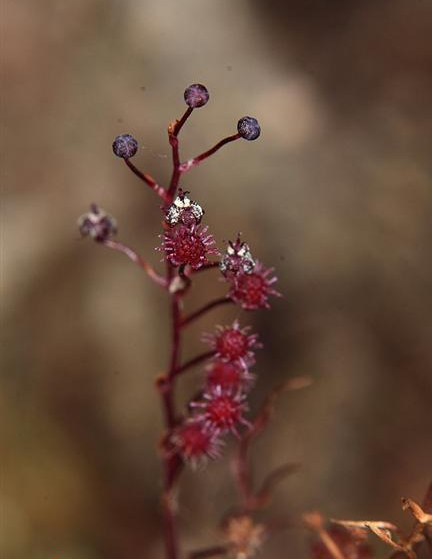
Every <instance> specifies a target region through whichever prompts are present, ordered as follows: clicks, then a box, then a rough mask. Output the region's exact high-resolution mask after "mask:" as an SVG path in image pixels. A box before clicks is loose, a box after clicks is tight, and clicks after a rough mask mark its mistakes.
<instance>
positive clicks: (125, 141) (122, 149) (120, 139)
mask: <svg viewBox="0 0 432 559" xmlns="http://www.w3.org/2000/svg"><path fill="white" fill-rule="evenodd" d="M112 149H113V152H114V155H116V156H117V157H121V158H122V159H130V158H131V157H133V156H134V155H135V154H136V152H137V151H138V142H137V141H136V140H135V138H134V137H133V136H131V135H130V134H121V135H120V136H117V137H116V138H114V141H113V144H112Z"/></svg>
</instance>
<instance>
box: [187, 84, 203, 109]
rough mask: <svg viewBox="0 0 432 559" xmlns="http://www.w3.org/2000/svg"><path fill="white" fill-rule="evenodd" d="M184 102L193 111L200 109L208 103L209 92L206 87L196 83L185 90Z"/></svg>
mask: <svg viewBox="0 0 432 559" xmlns="http://www.w3.org/2000/svg"><path fill="white" fill-rule="evenodd" d="M184 100H185V102H186V105H188V106H189V107H190V108H191V109H198V108H199V107H203V106H204V105H205V104H206V103H207V102H208V100H209V92H208V91H207V88H206V87H205V86H204V85H202V84H200V83H194V84H193V85H190V86H189V87H188V88H186V89H185V92H184Z"/></svg>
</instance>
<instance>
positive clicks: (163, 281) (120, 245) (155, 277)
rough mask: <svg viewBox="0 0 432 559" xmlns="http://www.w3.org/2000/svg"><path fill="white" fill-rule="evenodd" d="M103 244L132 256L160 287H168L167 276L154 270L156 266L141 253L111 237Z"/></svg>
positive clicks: (133, 260) (129, 256)
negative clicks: (142, 256)
mask: <svg viewBox="0 0 432 559" xmlns="http://www.w3.org/2000/svg"><path fill="white" fill-rule="evenodd" d="M103 244H104V245H105V246H106V247H108V248H112V249H114V250H118V251H119V252H122V253H123V254H125V255H126V256H127V257H128V258H130V259H131V260H132V262H135V264H138V266H140V267H141V268H143V270H145V271H146V272H147V275H148V276H149V277H150V278H151V279H152V280H153V281H154V282H155V283H157V284H158V285H160V287H163V288H164V289H166V288H167V286H168V283H167V280H166V278H164V277H162V276H160V275H159V274H158V273H157V272H156V271H155V270H154V268H153V267H152V266H151V265H150V264H149V263H148V262H146V261H145V260H144V259H143V258H141V256H140V255H139V254H137V253H136V252H135V251H134V250H132V249H131V248H129V247H128V246H126V245H124V244H123V243H120V242H119V241H113V240H111V239H106V240H105V241H103Z"/></svg>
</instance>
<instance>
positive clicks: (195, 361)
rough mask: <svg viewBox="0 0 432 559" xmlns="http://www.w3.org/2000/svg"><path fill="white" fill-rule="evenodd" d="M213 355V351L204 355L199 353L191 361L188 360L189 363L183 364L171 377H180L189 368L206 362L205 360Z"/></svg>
mask: <svg viewBox="0 0 432 559" xmlns="http://www.w3.org/2000/svg"><path fill="white" fill-rule="evenodd" d="M214 354H215V352H214V351H206V352H204V353H201V354H200V355H197V356H196V357H194V358H193V359H189V361H186V363H183V365H181V366H180V367H178V368H177V369H176V370H175V371H174V373H173V377H176V376H178V375H181V374H182V373H184V372H185V371H187V370H188V369H190V368H191V367H194V366H195V365H199V364H200V363H202V362H203V361H207V359H210V358H211V357H213V355H214Z"/></svg>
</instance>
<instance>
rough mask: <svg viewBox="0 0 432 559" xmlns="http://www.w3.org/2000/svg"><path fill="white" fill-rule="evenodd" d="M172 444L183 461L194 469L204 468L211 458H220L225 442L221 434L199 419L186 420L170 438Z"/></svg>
mask: <svg viewBox="0 0 432 559" xmlns="http://www.w3.org/2000/svg"><path fill="white" fill-rule="evenodd" d="M170 443H171V445H172V446H173V448H174V451H175V452H177V453H178V454H179V455H180V456H181V457H182V459H183V461H184V462H186V463H188V464H190V465H191V466H192V467H193V468H197V467H199V466H203V465H205V464H206V463H207V460H208V459H209V458H211V459H215V458H219V457H220V456H221V454H222V446H223V442H222V441H221V439H220V438H219V433H218V432H217V431H216V430H215V429H212V428H211V426H209V425H207V424H205V422H204V421H202V420H200V419H197V418H189V419H186V420H185V421H184V422H183V423H182V424H180V425H179V426H178V427H176V429H174V431H173V433H172V434H171V437H170Z"/></svg>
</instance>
